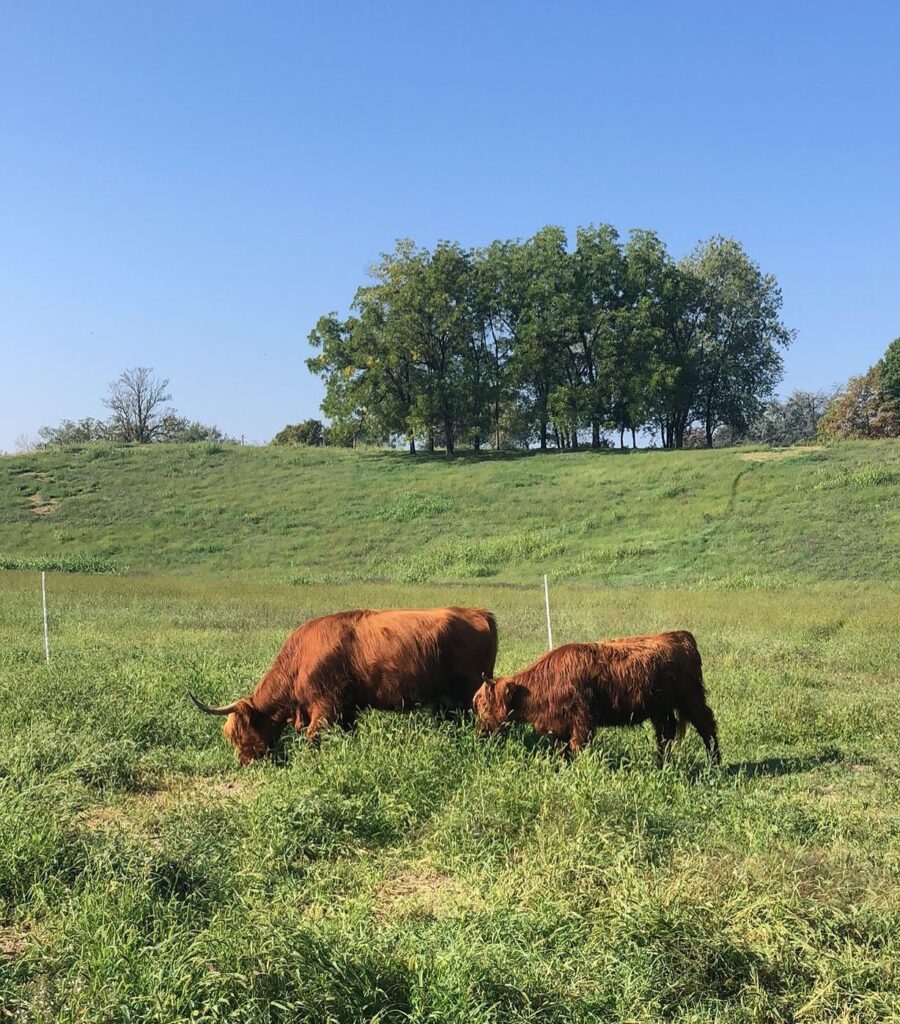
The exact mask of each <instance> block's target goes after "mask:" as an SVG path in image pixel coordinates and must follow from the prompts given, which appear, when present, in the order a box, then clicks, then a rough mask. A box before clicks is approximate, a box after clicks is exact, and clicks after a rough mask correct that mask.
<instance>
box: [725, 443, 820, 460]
mask: <svg viewBox="0 0 900 1024" xmlns="http://www.w3.org/2000/svg"><path fill="white" fill-rule="evenodd" d="M824 447H825V446H824V445H822V444H811V445H804V447H802V448H779V449H778V450H777V451H774V452H742V453H741V458H742V459H744V460H745V461H746V462H781V460H782V459H793V458H796V456H798V455H805V454H806V452H820V451H822V449H823V448H824Z"/></svg>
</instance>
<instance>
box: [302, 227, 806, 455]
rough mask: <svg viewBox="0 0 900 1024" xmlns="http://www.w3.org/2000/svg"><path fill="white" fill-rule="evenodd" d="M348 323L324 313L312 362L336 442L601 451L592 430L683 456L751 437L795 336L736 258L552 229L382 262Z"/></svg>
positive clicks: (737, 249)
mask: <svg viewBox="0 0 900 1024" xmlns="http://www.w3.org/2000/svg"><path fill="white" fill-rule="evenodd" d="M370 274H371V277H372V279H373V281H372V283H370V284H367V285H365V286H363V287H361V288H360V289H359V290H358V291H357V293H356V296H355V298H354V301H353V304H352V309H351V314H350V315H349V316H348V317H346V318H343V319H342V318H340V317H339V316H338V315H337V314H335V313H331V314H329V315H327V316H324V317H322V318H321V319H320V320H319V322H318V324H317V325H316V327H315V329H314V330H313V331H312V333H311V334H310V343H311V345H312V346H313V347H314V348H315V349H317V350H318V354H316V355H315V356H313V357H312V358H311V359H309V360H308V361H307V365H308V366H309V368H310V370H311V371H312V372H314V373H316V374H319V375H320V376H322V378H323V379H324V381H325V389H326V394H325V399H324V402H323V404H322V409H323V411H324V412H325V413H326V414H327V415H328V417H329V418H330V420H331V426H330V428H329V429H330V431H331V435H332V436H331V438H330V439H329V440H330V441H331V443H347V442H348V441H349V440H353V441H366V442H374V443H384V442H397V441H402V442H403V443H406V444H408V445H409V449H410V451H412V452H414V451H415V450H416V446H417V444H422V443H423V442H424V443H425V444H426V445H427V447H428V449H429V450H434V448H435V447H444V448H446V450H447V452H453V450H454V449H455V448H456V447H457V445H471V446H472V447H473V448H475V449H478V448H480V447H481V446H482V445H485V444H491V445H493V446H495V447H521V446H527V445H531V444H537V445H539V446H540V448H541V449H546V448H547V447H548V446H549V445H551V444H552V445H555V446H556V447H558V448H572V449H574V448H577V447H579V446H580V445H581V444H590V445H591V446H593V447H600V446H602V445H604V444H605V443H606V442H605V441H604V432H605V431H609V430H614V431H617V432H618V435H619V443H620V444H623V443H624V436H625V432H626V431H629V432H630V433H631V435H632V444H635V440H636V438H635V435H636V434H637V432H638V431H642V430H646V431H651V432H653V433H654V434H657V432H658V436H659V438H660V441H661V443H662V445H663V447H666V448H680V447H682V446H683V445H684V444H685V441H686V439H687V438H688V437H689V436H690V434H691V430H692V429H694V428H699V430H700V431H701V433H702V437H703V439H704V443H705V444H707V445H712V443H713V439H714V437H715V435H716V432H717V430H720V429H721V428H722V427H726V428H728V429H729V430H730V431H732V432H734V433H740V432H744V431H746V430H747V428H748V426H749V424H750V423H751V422H753V421H754V419H755V418H756V417H757V416H758V414H759V412H760V410H761V408H762V406H763V404H764V402H765V400H766V399H767V398H768V397H769V396H770V395H771V394H772V392H773V390H774V387H775V385H776V383H777V382H778V380H779V379H780V375H781V369H782V361H781V355H780V349H782V348H783V347H784V346H786V345H788V344H789V342H790V340H791V337H792V332H791V331H789V330H788V329H787V328H786V327H785V326H784V324H783V323H782V322H781V319H780V310H781V292H780V289H779V287H778V285H777V282H776V281H775V279H774V277H772V276H771V275H767V274H763V273H762V271H761V270H760V269H759V267H758V266H757V265H756V264H755V263H754V262H753V261H752V260H751V259H750V258H749V257H748V255H747V254H746V252H745V251H744V249H743V247H742V246H741V245H740V244H739V243H738V242H736V241H734V240H732V239H726V238H721V237H716V238H712V239H711V240H709V241H708V242H706V243H704V244H702V245H700V246H698V247H697V249H695V251H694V252H692V253H691V254H690V255H688V256H687V257H685V258H683V259H681V260H675V259H673V258H672V256H670V254H669V253H668V251H667V249H666V247H665V245H664V244H663V242H662V241H661V240H660V239H659V237H658V236H657V235H656V234H654V233H653V232H650V231H633V232H631V234H630V235H629V237H628V238H627V240H624V241H623V240H622V239H621V238H620V237H619V234H618V233H617V231H616V230H615V229H614V228H612V227H610V226H609V225H601V226H599V227H595V226H591V227H588V228H581V229H579V230H578V232H577V236H576V241H575V246H574V248H573V249H570V248H569V245H568V240H567V238H566V234H565V232H564V231H562V230H561V229H560V228H556V227H547V228H544V229H543V230H541V231H539V232H538V233H537V234H536V235H534V236H533V237H532V238H529V239H527V240H525V241H509V242H503V241H497V242H494V243H493V244H492V245H490V246H488V247H487V248H486V249H475V250H472V249H463V248H461V247H460V246H459V245H457V244H456V243H450V242H442V243H440V244H438V245H437V246H436V247H435V249H434V250H433V251H429V250H427V249H423V248H419V247H417V246H415V245H414V244H413V243H412V242H410V241H402V242H399V243H398V244H397V247H396V249H395V250H394V252H392V253H388V254H384V255H382V257H381V259H380V260H379V261H378V263H376V264H375V265H374V266H373V267H372V268H371V271H370Z"/></svg>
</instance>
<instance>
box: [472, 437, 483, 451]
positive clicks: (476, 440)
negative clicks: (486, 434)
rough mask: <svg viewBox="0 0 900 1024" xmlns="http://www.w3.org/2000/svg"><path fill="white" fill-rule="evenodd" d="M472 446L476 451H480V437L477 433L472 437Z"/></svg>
mask: <svg viewBox="0 0 900 1024" xmlns="http://www.w3.org/2000/svg"><path fill="white" fill-rule="evenodd" d="M472 448H473V449H474V450H475V451H476V452H480V451H481V438H480V437H479V436H478V435H477V434H476V435H475V436H474V437H473V438H472Z"/></svg>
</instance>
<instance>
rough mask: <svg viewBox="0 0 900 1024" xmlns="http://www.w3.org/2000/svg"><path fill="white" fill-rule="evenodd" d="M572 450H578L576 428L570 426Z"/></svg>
mask: <svg viewBox="0 0 900 1024" xmlns="http://www.w3.org/2000/svg"><path fill="white" fill-rule="evenodd" d="M572 451H573V452H577V451H578V428H577V427H572Z"/></svg>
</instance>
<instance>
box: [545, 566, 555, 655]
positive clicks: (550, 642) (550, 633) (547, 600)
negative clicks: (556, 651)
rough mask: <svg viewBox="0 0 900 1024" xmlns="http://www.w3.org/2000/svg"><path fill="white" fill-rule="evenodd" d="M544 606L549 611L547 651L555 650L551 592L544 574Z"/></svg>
mask: <svg viewBox="0 0 900 1024" xmlns="http://www.w3.org/2000/svg"><path fill="white" fill-rule="evenodd" d="M544 606H545V607H546V609H547V650H549V651H552V650H553V630H552V629H551V628H550V590H549V588H548V586H547V574H546V573H544Z"/></svg>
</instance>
